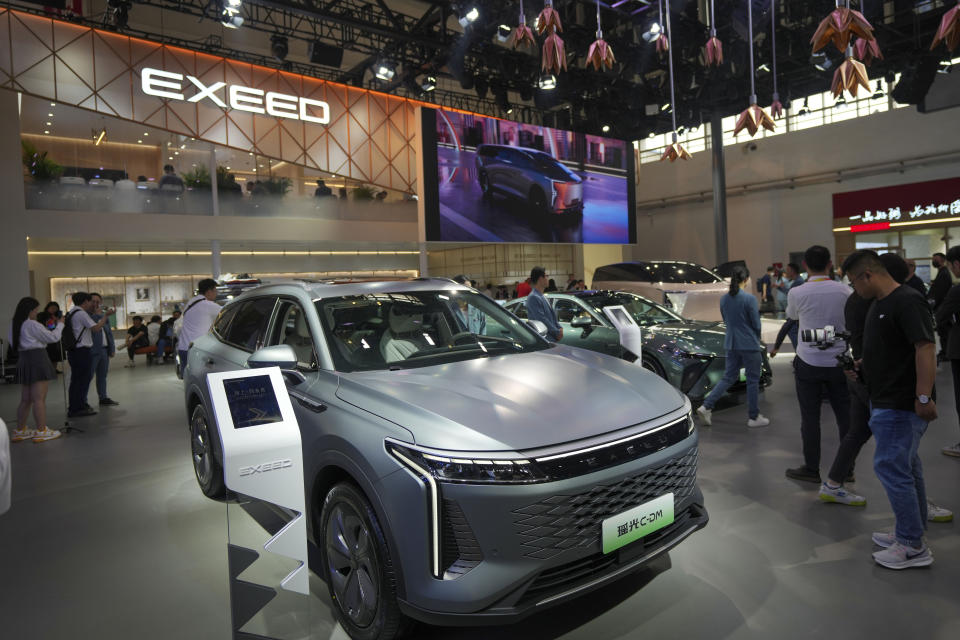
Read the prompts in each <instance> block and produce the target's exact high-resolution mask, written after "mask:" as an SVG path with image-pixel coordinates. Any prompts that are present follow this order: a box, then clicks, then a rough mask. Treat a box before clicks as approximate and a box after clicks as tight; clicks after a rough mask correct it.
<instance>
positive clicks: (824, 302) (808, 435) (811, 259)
mask: <svg viewBox="0 0 960 640" xmlns="http://www.w3.org/2000/svg"><path fill="white" fill-rule="evenodd" d="M803 260H804V263H805V264H806V267H807V271H808V273H809V277H808V278H807V281H806V283H805V284H804V285H803V286H802V287H794V288H791V289H790V291H789V293H788V294H787V318H790V319H791V320H798V321H799V323H800V335H801V336H802V335H803V333H804V332H805V331H808V330H811V329H823V328H824V327H827V326H832V327H833V328H834V330H835V331H837V332H842V331H845V330H846V329H845V320H844V313H843V310H844V305H846V302H847V298H848V297H849V296H850V287H848V286H847V285H845V284H843V283H840V282H835V281H834V280H831V279H830V277H829V275H828V274H829V272H830V266H831V263H830V250H829V249H827V248H826V247H823V246H820V245H814V246H812V247H810V248H809V249H807V251H806V252H805V253H804V256H803ZM846 347H847V345H846V343H845V342H844V341H842V340H837V341H835V342H834V344H833V346H829V347H826V348H823V349H821V348H819V347H817V345H816V344H815V343H811V342H803V340H802V339H801V341H800V342H799V343H798V344H797V357H796V358H794V360H793V371H794V377H795V380H796V385H797V400H798V401H799V403H800V438H801V440H802V441H803V465H801V466H800V467H796V468H793V469H787V471H786V475H787V477H788V478H793V479H794V480H801V481H805V482H816V483H817V484H820V482H821V479H820V408H821V406H822V405H823V402H822V398H823V391H826V392H827V398H828V399H829V400H830V406H831V407H832V408H833V413H834V415H835V416H836V419H837V427H838V429H839V431H840V439H841V440H843V437H844V435H845V434H846V433H847V429H848V428H849V427H850V395H849V391H848V389H847V379H846V376H845V375H844V373H843V370H842V369H841V368H840V367H839V366H838V364H837V356H838V355H840V354H841V353H843V352H844V351H845V350H846Z"/></svg>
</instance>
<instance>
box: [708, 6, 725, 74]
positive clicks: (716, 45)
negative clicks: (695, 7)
mask: <svg viewBox="0 0 960 640" xmlns="http://www.w3.org/2000/svg"><path fill="white" fill-rule="evenodd" d="M715 4H716V0H710V39H709V40H707V44H706V45H704V47H703V60H704V62H706V64H707V66H708V67H711V66H713V67H719V66H720V65H722V64H723V43H722V42H720V38H718V37H717V24H716V22H714V20H715V18H714V13H713V8H714V5H715Z"/></svg>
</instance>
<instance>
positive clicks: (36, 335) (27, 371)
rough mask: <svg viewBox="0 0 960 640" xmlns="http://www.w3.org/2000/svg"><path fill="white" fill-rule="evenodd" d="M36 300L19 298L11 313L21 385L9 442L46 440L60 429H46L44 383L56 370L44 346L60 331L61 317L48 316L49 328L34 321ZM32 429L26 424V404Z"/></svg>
mask: <svg viewBox="0 0 960 640" xmlns="http://www.w3.org/2000/svg"><path fill="white" fill-rule="evenodd" d="M39 309H40V303H39V302H38V301H37V300H36V299H34V298H23V299H21V300H20V302H19V303H17V310H16V312H15V313H14V314H13V329H12V331H11V332H10V337H11V340H10V343H11V344H12V345H13V348H14V349H16V350H17V354H18V358H17V382H19V383H20V384H21V385H22V386H23V391H22V392H21V394H20V405H19V406H18V407H17V428H16V429H14V430H13V436H12V437H11V438H10V440H11V441H12V442H20V441H21V440H27V439H30V440H33V441H34V442H46V441H47V440H54V439H56V438H59V437H60V436H61V435H62V434H61V433H60V431H57V430H54V429H48V428H47V405H46V402H47V385H48V384H49V383H50V381H51V380H54V379H56V377H57V372H56V370H55V369H54V368H53V363H52V362H50V358H49V357H48V356H47V345H48V344H51V343H54V342H58V341H59V340H60V335H61V334H62V333H63V318H52V319H50V322H51V325H52V326H51V327H50V328H48V327H45V326H44V325H42V324H40V323H39V322H37V311H38V310H39ZM31 406H32V407H33V419H34V420H35V421H36V427H37V428H36V429H30V428H29V427H27V417H28V416H29V415H30V407H31Z"/></svg>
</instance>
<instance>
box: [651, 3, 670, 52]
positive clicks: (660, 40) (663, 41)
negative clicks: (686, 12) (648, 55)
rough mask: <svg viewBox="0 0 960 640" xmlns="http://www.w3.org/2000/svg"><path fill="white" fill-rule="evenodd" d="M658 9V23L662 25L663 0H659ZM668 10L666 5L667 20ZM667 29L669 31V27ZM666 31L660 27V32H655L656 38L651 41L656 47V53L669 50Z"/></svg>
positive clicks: (668, 7) (668, 39) (668, 17)
mask: <svg viewBox="0 0 960 640" xmlns="http://www.w3.org/2000/svg"><path fill="white" fill-rule="evenodd" d="M659 11H660V24H661V25H662V24H663V0H660V4H659ZM669 11H670V6H669V5H667V13H668V15H667V20H668V21H669V19H670V15H669ZM667 31H669V29H667ZM667 31H664V30H663V27H661V28H660V33H658V34H657V37H656V39H654V41H653V44H654V45H655V46H656V47H657V53H659V54H660V55H663V54H665V53H666V52H668V51H669V50H670V38H669V36H668V33H667Z"/></svg>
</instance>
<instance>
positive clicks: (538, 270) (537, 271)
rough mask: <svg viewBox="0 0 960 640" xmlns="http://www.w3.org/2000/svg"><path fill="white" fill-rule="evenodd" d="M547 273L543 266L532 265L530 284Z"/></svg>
mask: <svg viewBox="0 0 960 640" xmlns="http://www.w3.org/2000/svg"><path fill="white" fill-rule="evenodd" d="M545 275H547V270H546V269H544V268H543V267H534V268H533V269H530V282H531V284H536V283H537V280H539V279H540V278H542V277H544V276H545Z"/></svg>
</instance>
